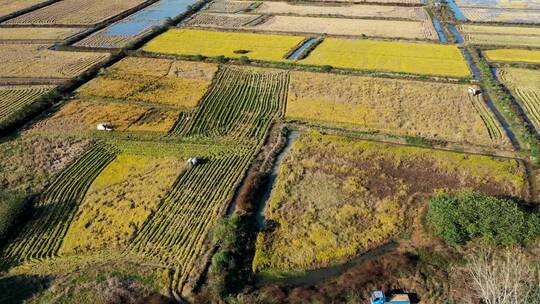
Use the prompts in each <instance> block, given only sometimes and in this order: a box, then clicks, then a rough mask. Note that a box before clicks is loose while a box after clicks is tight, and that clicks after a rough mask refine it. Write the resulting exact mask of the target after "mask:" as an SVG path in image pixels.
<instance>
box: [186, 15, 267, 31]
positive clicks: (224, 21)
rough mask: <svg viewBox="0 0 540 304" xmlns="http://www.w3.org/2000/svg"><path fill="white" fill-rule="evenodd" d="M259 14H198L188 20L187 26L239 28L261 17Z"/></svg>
mask: <svg viewBox="0 0 540 304" xmlns="http://www.w3.org/2000/svg"><path fill="white" fill-rule="evenodd" d="M259 17H261V16H259V15H242V14H219V13H212V14H208V13H204V14H197V15H195V16H193V17H192V18H190V19H189V20H187V21H186V22H185V23H184V25H186V26H200V27H222V28H238V27H242V26H245V25H247V24H248V23H250V22H252V21H254V20H255V19H257V18H259Z"/></svg>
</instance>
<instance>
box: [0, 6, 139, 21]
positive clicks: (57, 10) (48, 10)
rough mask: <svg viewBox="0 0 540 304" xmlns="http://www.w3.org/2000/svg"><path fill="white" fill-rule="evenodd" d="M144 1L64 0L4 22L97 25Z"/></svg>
mask: <svg viewBox="0 0 540 304" xmlns="http://www.w3.org/2000/svg"><path fill="white" fill-rule="evenodd" d="M143 2H144V0H123V1H107V0H93V1H87V0H63V1H59V2H56V3H54V4H52V5H49V6H46V7H44V8H41V9H38V10H36V11H32V12H30V13H27V14H24V15H22V16H19V17H17V18H13V19H10V20H8V21H6V22H4V23H5V24H25V25H53V24H54V25H82V26H85V25H95V24H98V23H101V22H103V21H106V20H107V19H110V18H112V17H114V16H116V15H118V14H120V13H122V12H124V11H126V10H128V9H130V8H133V7H135V6H137V5H139V4H141V3H143Z"/></svg>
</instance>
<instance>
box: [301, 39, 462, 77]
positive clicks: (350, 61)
mask: <svg viewBox="0 0 540 304" xmlns="http://www.w3.org/2000/svg"><path fill="white" fill-rule="evenodd" d="M299 63H302V64H311V65H330V66H333V67H337V68H347V69H361V70H374V71H385V72H399V73H411V74H422V75H439V76H449V77H469V76H470V71H469V68H468V67H467V63H466V62H465V59H464V58H463V55H462V54H461V52H460V51H459V49H458V48H457V47H455V46H451V45H440V44H425V43H423V44H421V43H407V42H387V41H373V40H353V39H335V38H327V39H325V40H324V41H323V42H322V43H321V44H320V45H319V46H318V47H317V48H315V49H314V50H313V51H312V52H311V54H310V55H309V56H308V57H307V58H306V59H304V60H301V61H299Z"/></svg>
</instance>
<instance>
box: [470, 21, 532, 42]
mask: <svg viewBox="0 0 540 304" xmlns="http://www.w3.org/2000/svg"><path fill="white" fill-rule="evenodd" d="M460 30H461V31H462V32H463V33H464V38H465V40H466V41H469V42H471V43H473V44H485V45H504V46H530V47H540V28H537V27H521V26H519V27H518V26H483V25H468V24H465V25H461V26H460Z"/></svg>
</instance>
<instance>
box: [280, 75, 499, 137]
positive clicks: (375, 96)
mask: <svg viewBox="0 0 540 304" xmlns="http://www.w3.org/2000/svg"><path fill="white" fill-rule="evenodd" d="M467 88H468V86H466V85H457V84H443V83H434V82H433V83H430V82H419V81H410V80H397V79H385V78H370V77H358V76H344V75H329V74H322V73H310V72H292V74H291V84H290V86H289V99H288V102H287V111H286V117H287V118H288V119H290V120H300V121H307V122H311V123H316V124H322V125H329V126H341V127H343V128H348V129H360V130H366V131H380V132H383V133H389V134H400V135H408V136H418V137H423V138H430V139H439V140H447V141H453V142H461V143H469V144H476V145H484V146H507V145H508V144H509V141H508V139H507V138H506V136H505V135H504V132H503V130H502V127H501V126H500V124H499V123H498V122H497V120H496V118H495V117H494V115H493V114H492V113H491V112H490V111H489V109H488V108H487V107H486V106H485V104H484V103H483V102H482V100H481V98H476V97H472V96H470V95H469V94H468V92H467Z"/></svg>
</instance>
